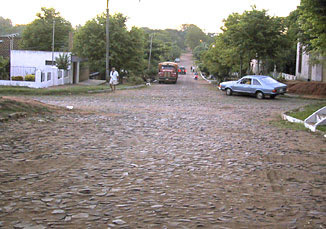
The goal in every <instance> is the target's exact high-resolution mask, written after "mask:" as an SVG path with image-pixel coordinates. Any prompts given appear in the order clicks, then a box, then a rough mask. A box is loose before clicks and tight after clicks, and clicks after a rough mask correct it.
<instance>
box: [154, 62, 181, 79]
mask: <svg viewBox="0 0 326 229" xmlns="http://www.w3.org/2000/svg"><path fill="white" fill-rule="evenodd" d="M158 68H159V70H158V82H159V83H166V82H171V83H177V80H178V64H177V63H174V62H162V63H159V65H158Z"/></svg>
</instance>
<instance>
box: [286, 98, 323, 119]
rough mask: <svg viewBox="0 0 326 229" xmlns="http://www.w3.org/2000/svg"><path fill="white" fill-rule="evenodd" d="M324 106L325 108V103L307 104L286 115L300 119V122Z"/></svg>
mask: <svg viewBox="0 0 326 229" xmlns="http://www.w3.org/2000/svg"><path fill="white" fill-rule="evenodd" d="M324 106H326V102H321V103H315V104H309V105H307V106H304V107H301V108H298V109H295V110H293V111H290V112H288V113H287V115H290V116H292V117H294V118H297V119H300V120H305V119H306V118H308V117H309V116H310V115H312V114H313V113H314V112H316V111H317V110H319V109H320V108H322V107H324Z"/></svg>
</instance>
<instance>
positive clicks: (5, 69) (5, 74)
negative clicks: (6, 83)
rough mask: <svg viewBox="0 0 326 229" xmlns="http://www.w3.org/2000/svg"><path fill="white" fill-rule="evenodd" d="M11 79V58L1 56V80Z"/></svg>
mask: <svg viewBox="0 0 326 229" xmlns="http://www.w3.org/2000/svg"><path fill="white" fill-rule="evenodd" d="M8 78H9V58H3V57H2V56H0V79H1V80H8Z"/></svg>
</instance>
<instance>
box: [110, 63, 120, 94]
mask: <svg viewBox="0 0 326 229" xmlns="http://www.w3.org/2000/svg"><path fill="white" fill-rule="evenodd" d="M118 77H119V73H118V72H117V71H116V70H115V67H113V68H112V70H111V72H110V87H111V90H112V91H113V92H114V91H115V86H116V85H117V84H118Z"/></svg>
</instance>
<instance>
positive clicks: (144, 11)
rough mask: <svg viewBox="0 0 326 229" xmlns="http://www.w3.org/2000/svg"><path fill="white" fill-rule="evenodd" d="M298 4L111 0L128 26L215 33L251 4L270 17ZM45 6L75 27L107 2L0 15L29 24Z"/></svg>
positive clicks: (20, 6)
mask: <svg viewBox="0 0 326 229" xmlns="http://www.w3.org/2000/svg"><path fill="white" fill-rule="evenodd" d="M299 4H300V0H141V1H140V2H139V0H110V14H113V13H115V12H121V13H123V14H124V15H125V16H127V17H128V18H129V19H128V23H127V24H128V27H131V26H133V25H135V26H138V27H149V28H155V29H166V28H173V29H178V28H180V26H181V24H196V25H197V26H199V27H200V28H202V29H203V30H204V31H205V32H213V33H215V32H219V28H220V27H221V26H222V25H223V23H222V20H223V19H224V18H227V16H228V15H229V14H231V13H233V12H238V13H242V12H243V11H244V10H250V6H251V5H256V6H257V8H258V9H266V10H268V11H269V14H270V15H271V16H287V15H288V14H289V13H290V12H291V11H293V10H295V9H296V7H297V6H298V5H299ZM43 6H45V7H53V8H55V9H56V10H57V11H59V12H60V13H61V16H62V17H64V18H65V19H66V20H68V21H70V22H71V23H72V25H73V26H76V25H79V24H81V25H84V24H85V22H86V21H87V20H90V19H92V18H94V17H95V16H96V15H98V14H100V13H102V12H104V11H105V9H106V0H89V1H88V0H9V1H4V0H3V2H2V4H1V6H0V16H2V17H4V18H9V19H11V20H12V22H13V24H28V23H30V22H32V21H33V20H34V19H35V18H36V16H35V15H36V13H37V12H40V11H41V7H43Z"/></svg>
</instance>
